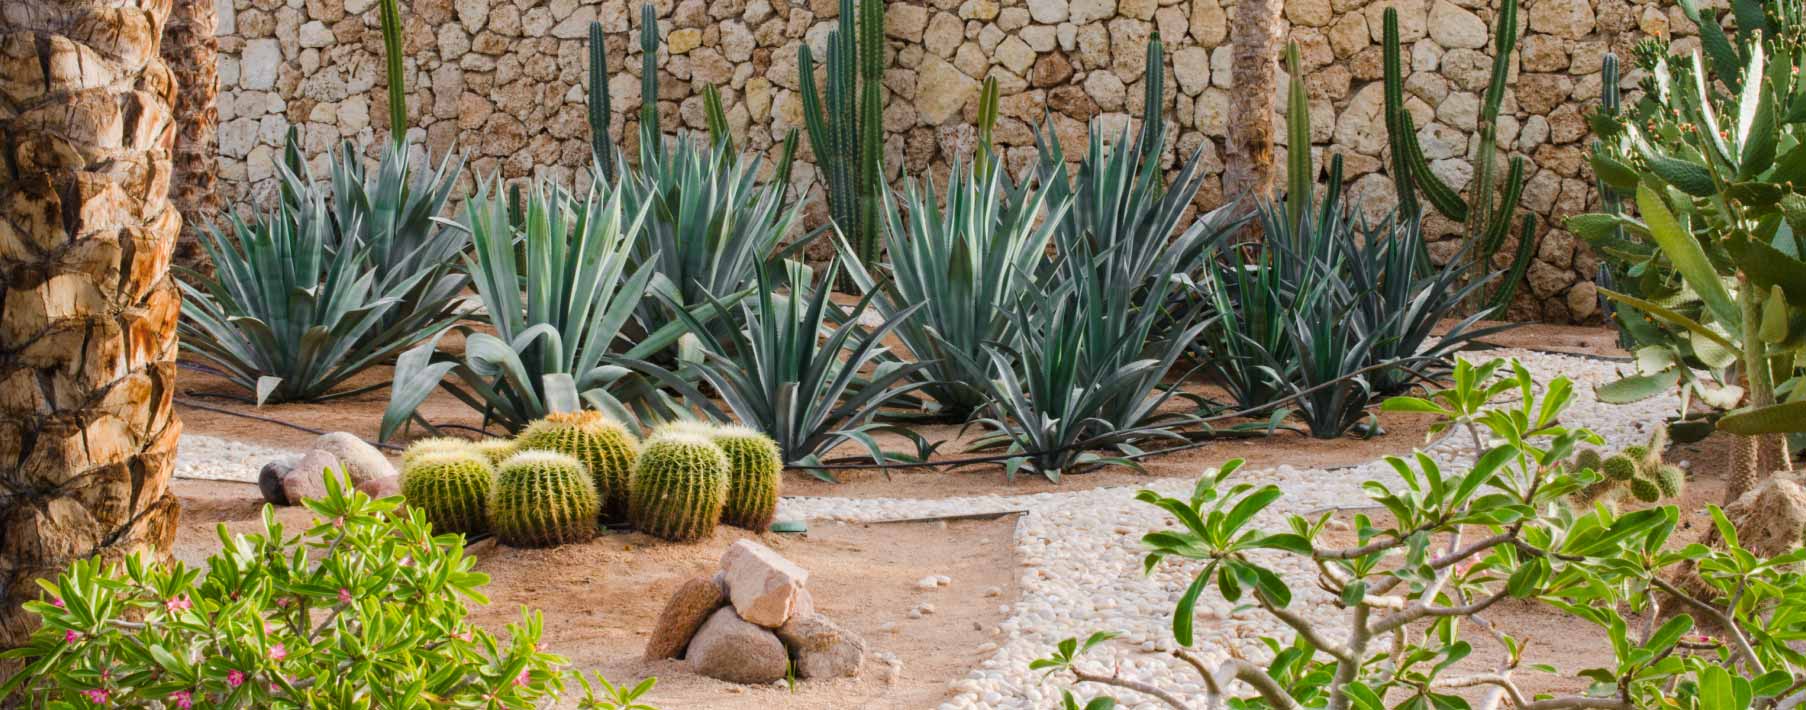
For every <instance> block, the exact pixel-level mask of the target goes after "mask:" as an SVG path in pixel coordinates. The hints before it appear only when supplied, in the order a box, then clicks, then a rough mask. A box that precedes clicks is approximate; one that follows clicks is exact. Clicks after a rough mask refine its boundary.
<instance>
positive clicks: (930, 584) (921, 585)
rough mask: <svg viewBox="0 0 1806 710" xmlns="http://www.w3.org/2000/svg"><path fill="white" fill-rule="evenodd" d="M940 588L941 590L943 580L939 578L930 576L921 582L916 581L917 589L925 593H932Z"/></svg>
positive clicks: (920, 580)
mask: <svg viewBox="0 0 1806 710" xmlns="http://www.w3.org/2000/svg"><path fill="white" fill-rule="evenodd" d="M940 588H941V578H939V577H932V576H930V577H923V578H921V579H919V580H916V589H920V590H923V591H931V590H935V589H940Z"/></svg>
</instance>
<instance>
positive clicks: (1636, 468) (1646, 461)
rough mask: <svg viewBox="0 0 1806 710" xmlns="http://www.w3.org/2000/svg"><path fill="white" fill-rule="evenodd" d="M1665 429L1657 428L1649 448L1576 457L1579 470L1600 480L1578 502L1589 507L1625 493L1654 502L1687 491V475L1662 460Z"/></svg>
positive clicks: (1584, 453)
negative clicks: (1596, 473) (1595, 474)
mask: <svg viewBox="0 0 1806 710" xmlns="http://www.w3.org/2000/svg"><path fill="white" fill-rule="evenodd" d="M1664 432H1665V430H1664V429H1663V428H1660V427H1658V428H1657V429H1656V433H1655V434H1654V435H1652V436H1651V437H1650V440H1649V443H1648V444H1646V445H1635V446H1627V447H1625V448H1624V449H1623V450H1622V451H1619V452H1617V453H1613V454H1602V453H1600V452H1598V451H1596V450H1594V449H1582V450H1581V451H1580V452H1579V453H1578V454H1575V456H1574V461H1573V468H1574V470H1576V471H1582V470H1592V471H1596V472H1598V473H1599V480H1598V481H1596V482H1594V483H1593V484H1591V485H1589V486H1587V487H1586V488H1583V489H1581V491H1580V492H1579V493H1578V494H1576V500H1577V502H1579V503H1582V504H1586V505H1590V504H1592V503H1594V502H1596V501H1601V500H1606V499H1608V498H1611V497H1613V496H1614V495H1616V494H1618V493H1619V492H1620V491H1625V492H1628V493H1629V494H1630V496H1631V497H1632V498H1634V499H1636V500H1637V501H1638V502H1641V503H1655V502H1658V501H1661V500H1663V499H1666V498H1677V497H1679V496H1680V495H1681V493H1682V492H1683V491H1684V490H1686V485H1687V472H1686V471H1683V470H1682V469H1681V467H1679V466H1676V465H1674V464H1671V463H1667V462H1666V461H1663V460H1662V450H1663V449H1664V448H1667V438H1666V436H1665V433H1664Z"/></svg>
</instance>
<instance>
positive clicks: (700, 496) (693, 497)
mask: <svg viewBox="0 0 1806 710" xmlns="http://www.w3.org/2000/svg"><path fill="white" fill-rule="evenodd" d="M727 489H728V461H727V454H724V453H722V452H721V448H720V447H718V446H716V445H715V444H714V443H713V442H711V441H709V440H708V439H705V438H703V437H700V436H696V435H694V434H684V433H669V434H661V435H658V436H654V437H652V438H650V439H647V440H646V446H645V448H643V449H642V450H641V451H640V457H639V461H638V462H637V463H636V464H635V465H634V471H633V492H632V495H630V496H629V497H628V502H629V505H628V510H627V519H628V521H629V522H631V523H632V524H633V527H634V529H636V530H639V531H640V532H643V533H646V534H648V535H655V536H657V537H662V538H665V539H667V540H676V541H680V542H681V541H686V540H699V539H702V538H705V537H708V536H709V535H711V534H713V533H714V532H715V524H716V523H717V522H719V521H720V520H721V508H722V505H723V504H724V503H725V501H726V499H727Z"/></svg>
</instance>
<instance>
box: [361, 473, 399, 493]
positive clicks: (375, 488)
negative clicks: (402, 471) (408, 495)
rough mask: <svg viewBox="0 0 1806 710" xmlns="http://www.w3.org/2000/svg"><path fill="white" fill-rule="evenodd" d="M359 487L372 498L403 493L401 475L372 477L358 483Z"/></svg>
mask: <svg viewBox="0 0 1806 710" xmlns="http://www.w3.org/2000/svg"><path fill="white" fill-rule="evenodd" d="M357 489H358V491H359V492H361V493H363V494H364V495H367V496H370V497H371V498H376V499H381V498H388V497H391V496H398V495H401V477H400V476H384V477H382V478H372V479H370V480H368V481H364V482H363V483H359V484H357Z"/></svg>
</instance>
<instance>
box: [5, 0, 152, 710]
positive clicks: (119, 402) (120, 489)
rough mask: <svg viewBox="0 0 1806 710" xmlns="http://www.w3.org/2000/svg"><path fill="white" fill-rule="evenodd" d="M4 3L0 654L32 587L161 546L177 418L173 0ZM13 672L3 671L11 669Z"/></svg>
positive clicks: (16, 637)
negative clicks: (168, 34)
mask: <svg viewBox="0 0 1806 710" xmlns="http://www.w3.org/2000/svg"><path fill="white" fill-rule="evenodd" d="M5 6H6V9H5V10H4V11H0V156H3V157H0V293H3V294H4V298H3V300H0V649H3V648H7V647H11V646H14V645H16V644H17V643H19V642H20V641H22V640H23V639H24V638H25V636H26V635H27V634H28V633H29V632H30V630H31V627H32V626H33V620H32V617H30V615H28V614H25V613H23V612H22V611H21V610H20V609H19V604H20V603H21V602H23V601H25V600H27V599H32V598H36V597H37V596H38V594H39V590H38V588H37V586H36V585H35V584H33V583H32V580H34V579H37V578H42V577H50V576H53V575H55V574H57V573H58V572H59V571H60V570H62V569H63V567H64V566H65V565H66V564H67V563H69V562H70V561H71V560H75V559H78V558H83V557H90V556H99V557H100V558H102V559H107V560H116V559H120V558H122V557H124V556H125V555H127V554H129V553H133V552H138V551H145V552H149V553H151V554H152V555H154V556H166V555H167V554H168V550H169V546H170V543H171V541H172V539H173V536H174V534H175V523H176V516H177V514H178V509H177V504H176V500H175V498H174V497H173V496H171V495H170V494H169V492H168V490H167V487H168V482H169V477H170V473H171V471H172V470H173V465H174V463H175V461H174V459H175V449H176V438H177V437H178V436H180V435H181V432H182V426H181V424H180V422H179V421H178V420H177V419H176V416H175V413H174V411H173V410H172V409H171V406H170V395H171V394H172V393H173V391H174V389H175V382H174V379H175V355H176V314H177V312H178V310H179V304H180V296H179V295H178V293H177V291H176V288H175V284H174V282H173V281H172V280H171V279H170V278H169V261H170V256H171V253H172V251H173V249H174V247H175V242H176V235H177V233H178V232H179V231H180V230H181V226H182V217H181V215H180V214H179V213H178V212H177V211H176V210H175V208H174V207H172V206H171V204H170V202H169V180H170V147H171V145H172V143H173V142H174V140H175V127H174V122H173V121H172V120H171V114H170V106H171V104H172V103H173V102H174V99H175V94H176V88H175V82H174V79H173V77H172V76H171V75H170V72H169V70H168V69H167V68H166V67H165V66H164V64H163V60H162V59H161V58H160V57H159V56H158V53H157V48H158V40H159V38H160V36H161V34H162V31H163V23H164V20H165V18H166V16H167V15H168V13H169V0H5ZM4 675H5V669H0V677H3V676H4Z"/></svg>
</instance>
